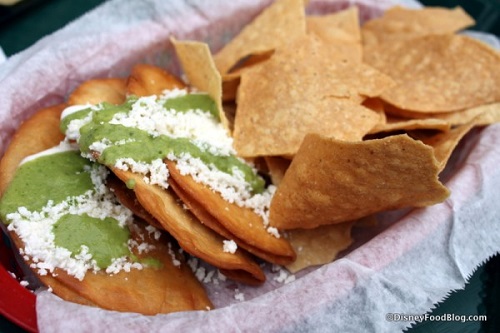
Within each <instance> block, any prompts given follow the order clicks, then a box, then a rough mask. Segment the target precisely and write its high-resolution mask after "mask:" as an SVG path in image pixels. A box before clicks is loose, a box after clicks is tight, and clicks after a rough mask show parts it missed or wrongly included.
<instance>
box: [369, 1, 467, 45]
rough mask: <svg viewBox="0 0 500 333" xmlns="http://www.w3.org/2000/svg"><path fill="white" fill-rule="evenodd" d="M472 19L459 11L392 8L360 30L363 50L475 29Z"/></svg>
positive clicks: (440, 8) (441, 8)
mask: <svg viewBox="0 0 500 333" xmlns="http://www.w3.org/2000/svg"><path fill="white" fill-rule="evenodd" d="M474 23H475V22H474V19H473V18H472V17H471V16H469V15H468V14H467V12H465V11H464V10H463V9H462V8H461V7H456V8H454V9H449V8H444V7H425V8H421V9H410V8H404V7H399V6H395V7H393V8H390V9H388V10H387V11H385V12H384V14H383V16H382V17H380V18H376V19H372V20H369V21H367V22H366V23H365V24H364V25H363V27H362V35H363V42H364V45H365V46H370V45H376V44H380V43H387V42H392V41H395V40H400V39H411V38H416V37H422V36H427V35H433V34H452V33H455V32H458V31H460V30H462V29H465V28H467V27H470V26H473V25H474Z"/></svg>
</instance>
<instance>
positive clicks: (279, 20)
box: [214, 0, 306, 74]
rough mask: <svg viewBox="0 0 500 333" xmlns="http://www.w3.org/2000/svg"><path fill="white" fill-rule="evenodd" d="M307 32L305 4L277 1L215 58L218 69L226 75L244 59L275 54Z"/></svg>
mask: <svg viewBox="0 0 500 333" xmlns="http://www.w3.org/2000/svg"><path fill="white" fill-rule="evenodd" d="M305 32H306V23H305V12H304V4H303V1H302V0H278V1H275V2H274V3H272V4H271V5H270V6H269V7H267V8H265V9H264V10H263V11H262V12H261V13H260V14H259V15H258V16H257V17H256V18H255V19H254V20H253V21H252V22H250V23H249V24H248V25H246V26H245V27H244V28H243V30H242V31H241V32H240V33H239V34H238V35H237V36H235V37H234V38H233V39H232V40H231V41H230V42H229V43H228V44H227V45H226V46H224V47H223V48H222V49H221V50H220V51H218V52H217V53H216V54H215V56H214V61H215V65H216V67H217V68H218V70H219V72H220V73H221V74H226V73H227V72H228V71H229V70H230V69H231V68H232V67H233V66H234V64H236V63H237V62H238V61H240V60H241V59H243V58H244V57H246V56H248V55H250V54H258V53H262V52H266V51H270V50H273V49H275V48H277V47H279V46H281V45H283V44H284V43H286V42H287V41H288V40H290V39H293V38H295V37H297V36H302V35H304V34H305Z"/></svg>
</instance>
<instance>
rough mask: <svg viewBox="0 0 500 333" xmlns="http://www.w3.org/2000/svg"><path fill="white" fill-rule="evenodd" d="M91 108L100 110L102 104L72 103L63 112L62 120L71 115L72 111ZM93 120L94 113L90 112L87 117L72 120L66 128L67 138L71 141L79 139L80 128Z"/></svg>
mask: <svg viewBox="0 0 500 333" xmlns="http://www.w3.org/2000/svg"><path fill="white" fill-rule="evenodd" d="M89 108H90V109H91V110H94V111H96V110H100V109H101V108H102V107H101V105H99V104H97V105H90V104H86V105H72V106H69V107H67V108H66V109H64V110H63V112H62V113H61V120H62V119H64V118H65V117H67V116H69V115H70V114H72V113H75V112H78V111H80V110H85V109H89ZM91 120H92V114H91V113H89V114H88V115H87V116H86V117H84V118H82V119H73V120H72V121H70V123H69V124H68V127H67V129H66V132H65V133H64V134H65V135H66V139H67V140H70V141H78V139H79V138H80V128H81V127H82V126H84V125H86V124H88V123H89V122H90V121H91Z"/></svg>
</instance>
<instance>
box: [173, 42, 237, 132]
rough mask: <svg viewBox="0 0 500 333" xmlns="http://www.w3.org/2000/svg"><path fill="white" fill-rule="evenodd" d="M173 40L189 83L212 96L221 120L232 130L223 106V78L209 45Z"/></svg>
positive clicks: (227, 128)
mask: <svg viewBox="0 0 500 333" xmlns="http://www.w3.org/2000/svg"><path fill="white" fill-rule="evenodd" d="M171 41H172V44H173V45H174V47H175V52H176V53H177V57H178V58H179V61H180V62H181V64H182V69H183V70H184V73H185V74H186V76H187V78H188V80H189V83H190V84H191V85H192V86H194V87H196V88H197V89H198V90H200V91H204V92H206V93H208V95H210V97H212V99H213V100H214V101H215V103H216V105H217V109H218V110H219V118H220V122H221V123H222V125H223V126H224V127H225V128H226V130H228V131H230V126H229V121H228V120H227V118H226V115H225V113H224V110H223V108H222V79H221V76H220V74H219V72H218V71H217V68H216V67H215V64H214V62H213V59H212V55H211V53H210V49H209V48H208V45H207V44H205V43H201V42H194V41H182V42H179V41H176V40H175V39H173V38H172V39H171Z"/></svg>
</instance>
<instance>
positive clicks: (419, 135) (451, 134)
mask: <svg viewBox="0 0 500 333" xmlns="http://www.w3.org/2000/svg"><path fill="white" fill-rule="evenodd" d="M475 125H476V123H474V121H471V122H470V123H468V124H464V125H460V126H457V127H454V128H453V129H451V130H449V131H446V132H441V133H437V134H433V135H429V134H428V133H426V132H423V131H411V132H410V133H409V135H410V136H412V137H413V138H415V139H418V140H420V141H422V142H423V143H425V144H426V145H429V146H431V147H433V148H434V155H435V156H436V159H437V161H438V165H439V171H442V170H443V169H444V168H445V167H446V163H448V160H449V159H450V156H451V153H452V152H453V151H454V150H455V147H456V146H457V145H458V143H459V142H460V140H462V138H463V137H464V136H465V135H466V134H467V133H469V131H470V130H471V129H472V128H473V127H474V126H475Z"/></svg>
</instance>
